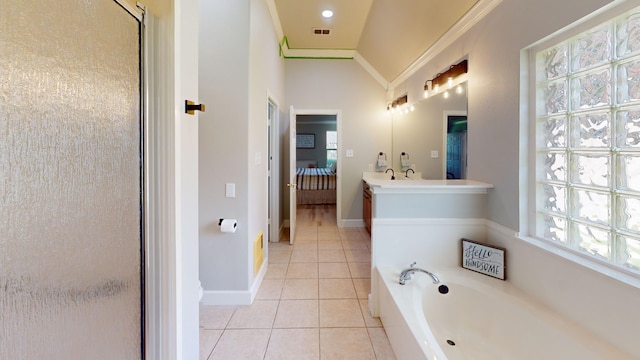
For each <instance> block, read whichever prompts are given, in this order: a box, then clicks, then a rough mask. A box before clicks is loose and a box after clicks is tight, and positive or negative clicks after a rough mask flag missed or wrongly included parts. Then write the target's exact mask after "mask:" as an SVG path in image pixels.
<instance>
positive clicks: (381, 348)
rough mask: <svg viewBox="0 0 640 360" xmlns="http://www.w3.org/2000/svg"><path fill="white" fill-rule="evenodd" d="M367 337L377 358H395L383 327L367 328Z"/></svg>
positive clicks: (381, 359) (384, 359) (379, 359)
mask: <svg viewBox="0 0 640 360" xmlns="http://www.w3.org/2000/svg"><path fill="white" fill-rule="evenodd" d="M367 331H368V332H369V339H371V345H372V346H373V351H374V352H375V353H376V359H378V360H396V356H395V354H394V353H393V348H392V347H391V344H390V343H389V338H388V337H387V333H386V332H385V331H384V329H383V328H381V327H380V328H369V329H367Z"/></svg>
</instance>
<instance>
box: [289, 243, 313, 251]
mask: <svg viewBox="0 0 640 360" xmlns="http://www.w3.org/2000/svg"><path fill="white" fill-rule="evenodd" d="M301 250H307V251H309V250H311V251H315V250H318V242H317V241H297V242H296V243H295V244H293V251H301Z"/></svg>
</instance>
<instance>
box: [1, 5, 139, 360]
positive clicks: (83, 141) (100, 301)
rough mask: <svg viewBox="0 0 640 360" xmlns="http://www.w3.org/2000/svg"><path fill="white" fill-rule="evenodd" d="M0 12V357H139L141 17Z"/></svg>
mask: <svg viewBox="0 0 640 360" xmlns="http://www.w3.org/2000/svg"><path fill="white" fill-rule="evenodd" d="M2 9H3V16H2V17H1V19H0V78H2V79H3V80H4V81H2V82H0V109H1V111H0V128H1V129H2V131H0V169H2V170H1V171H2V175H1V176H0V203H1V205H0V219H3V220H5V221H0V263H1V264H2V268H3V271H2V272H1V273H0V324H1V326H2V331H3V334H9V336H1V337H0V358H2V359H34V358H53V359H71V358H74V359H75V358H96V357H100V358H110V359H135V358H143V357H144V350H143V338H144V337H143V328H144V326H143V320H144V315H143V314H144V312H143V303H144V296H143V291H142V290H143V289H144V285H143V284H144V273H143V271H142V270H143V268H144V266H143V255H144V245H143V244H144V235H143V224H144V217H145V214H144V213H143V210H142V209H144V198H145V189H144V187H143V186H142V184H143V183H144V173H143V171H142V169H143V168H144V160H145V154H144V153H143V150H142V149H143V148H144V147H143V122H142V121H143V119H142V96H141V83H142V76H141V69H142V61H141V59H142V55H141V46H140V44H141V36H142V30H143V27H142V23H141V18H142V16H141V14H140V13H138V12H137V11H136V10H135V9H131V6H130V5H127V4H125V3H122V4H121V3H120V2H117V1H114V0H96V1H91V2H86V1H78V0H59V1H56V3H55V6H46V7H42V6H36V7H33V6H25V5H24V4H23V3H20V2H14V1H3V2H2ZM24 19H29V21H24ZM26 39H28V41H27V40H26Z"/></svg>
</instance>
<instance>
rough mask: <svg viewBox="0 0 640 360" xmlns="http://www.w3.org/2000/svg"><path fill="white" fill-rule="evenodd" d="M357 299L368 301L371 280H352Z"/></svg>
mask: <svg viewBox="0 0 640 360" xmlns="http://www.w3.org/2000/svg"><path fill="white" fill-rule="evenodd" d="M353 287H355V288H356V295H357V296H358V299H368V298H369V294H370V293H371V279H353Z"/></svg>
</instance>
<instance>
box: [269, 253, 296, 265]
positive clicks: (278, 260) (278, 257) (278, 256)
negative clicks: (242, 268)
mask: <svg viewBox="0 0 640 360" xmlns="http://www.w3.org/2000/svg"><path fill="white" fill-rule="evenodd" d="M291 252H292V251H290V250H269V255H268V256H269V264H286V263H288V262H289V259H290V258H291Z"/></svg>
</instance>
